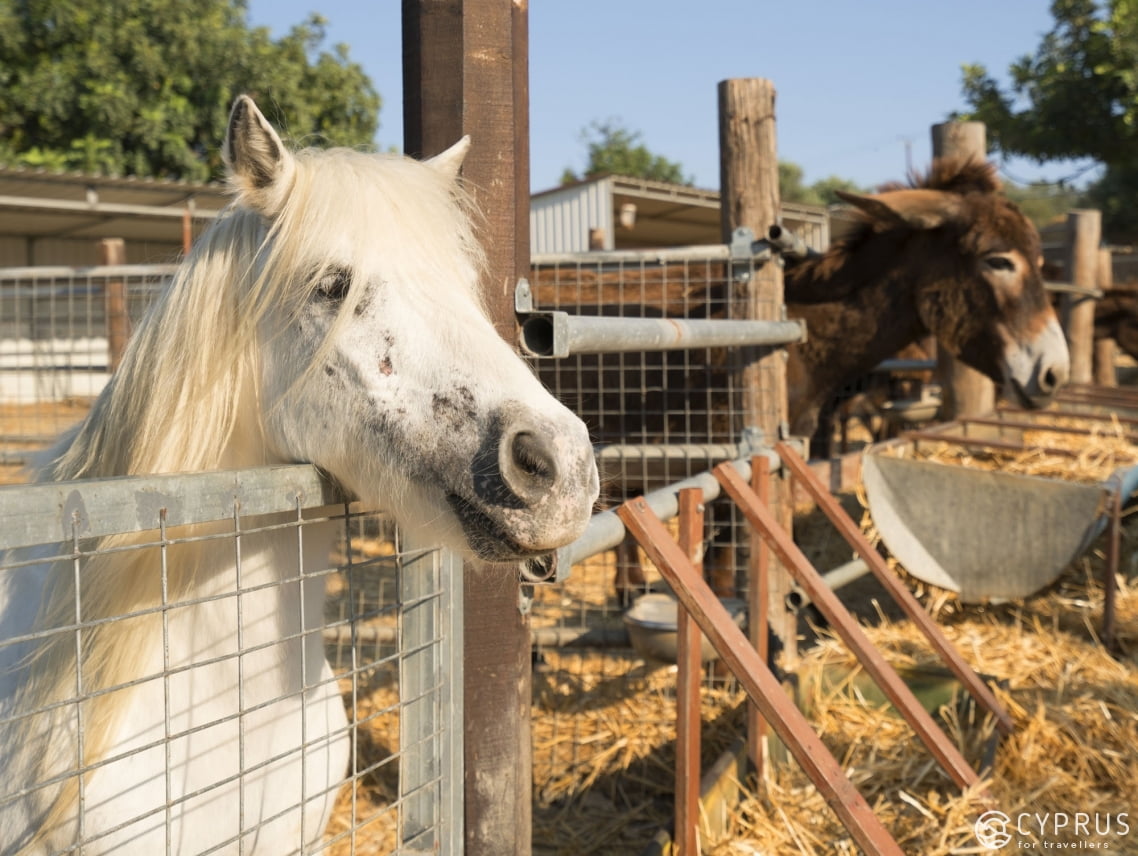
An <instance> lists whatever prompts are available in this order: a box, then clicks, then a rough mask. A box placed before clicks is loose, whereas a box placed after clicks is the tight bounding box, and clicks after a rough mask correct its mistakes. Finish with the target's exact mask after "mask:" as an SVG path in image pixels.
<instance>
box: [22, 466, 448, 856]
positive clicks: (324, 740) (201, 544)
mask: <svg viewBox="0 0 1138 856" xmlns="http://www.w3.org/2000/svg"><path fill="white" fill-rule="evenodd" d="M335 500H336V495H335V493H334V491H333V490H332V489H331V488H330V487H328V486H327V485H326V484H325V483H323V482H322V481H321V480H320V479H319V477H318V476H317V474H316V473H315V471H314V470H313V469H312V468H310V467H302V466H297V467H284V468H274V469H269V470H246V471H239V472H227V473H207V474H200V475H191V476H162V477H149V478H137V479H115V480H110V481H103V482H97V481H96V482H71V483H60V484H56V485H50V484H49V485H28V486H10V487H5V488H0V519H3V520H4V526H3V529H2V531H0V547H3V548H5V549H6V550H7V552H5V553H4V554H2V555H0V736H2V737H3V739H2V740H0V767H2V768H3V769H4V771H5V775H4V776H3V777H0V852H5V853H7V852H17V851H18V850H19V848H20V847H21V846H28V845H32V847H31V850H30V851H29V852H34V853H55V852H60V853H79V852H83V853H110V852H115V853H146V854H150V853H175V854H198V853H202V854H204V853H226V854H239V853H244V854H262V853H271V854H277V853H311V854H315V853H328V854H380V853H383V854H386V853H407V854H411V853H438V852H457V848H458V847H460V845H459V844H458V842H460V841H461V810H460V808H459V807H460V806H461V788H462V781H461V754H462V753H461V702H462V700H461V685H462V679H461V660H460V658H459V656H460V655H459V651H460V647H461V646H460V644H459V640H460V639H461V609H460V607H461V602H462V593H461V585H462V575H461V562H460V561H458V560H457V559H456V558H455V557H453V556H452V555H450V554H448V553H445V552H442V551H439V550H436V549H431V548H429V547H425V546H418V545H415V544H409V543H406V542H405V540H404V539H403V538H402V536H401V535H400V533H398V532H397V531H396V530H395V527H394V526H393V524H392V523H391V521H390V520H389V519H388V518H387V517H385V516H384V515H383V514H380V513H378V512H371V511H367V510H365V509H360V508H358V507H356V506H347V505H344V504H330V503H335ZM41 595H42V597H41Z"/></svg>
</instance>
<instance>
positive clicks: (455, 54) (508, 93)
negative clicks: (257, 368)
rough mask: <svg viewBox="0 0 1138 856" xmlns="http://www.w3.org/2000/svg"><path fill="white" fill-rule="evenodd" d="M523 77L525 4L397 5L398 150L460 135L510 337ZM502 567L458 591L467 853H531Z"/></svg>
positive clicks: (525, 257)
mask: <svg viewBox="0 0 1138 856" xmlns="http://www.w3.org/2000/svg"><path fill="white" fill-rule="evenodd" d="M528 79H529V68H528V3H527V2H526V0H403V81H404V83H403V86H404V98H403V114H404V149H405V151H406V152H407V153H408V154H412V155H416V156H427V155H433V154H436V153H438V152H440V151H442V150H444V149H445V148H447V147H448V146H450V145H451V144H452V143H454V142H455V141H456V140H458V139H459V137H461V136H462V135H463V134H470V135H471V138H472V141H473V146H472V148H471V150H470V153H469V154H468V156H467V158H466V162H465V165H464V167H463V171H462V174H463V178H464V180H465V181H466V184H467V187H468V189H469V190H470V192H471V194H472V195H473V196H474V199H475V202H476V203H477V205H478V208H479V210H480V211H481V212H482V214H483V220H482V227H483V228H482V232H481V238H482V242H483V244H484V246H485V249H486V253H487V257H488V273H487V277H486V282H485V283H484V286H485V288H484V293H485V295H486V303H487V305H488V307H489V309H490V314H491V317H492V318H493V320H494V322H495V324H496V326H497V328H498V331H499V332H500V333H501V334H502V335H503V336H504V337H505V338H506V339H507V340H508V341H510V342H515V341H516V340H517V339H516V333H517V331H516V329H515V328H516V322H515V319H514V309H513V306H514V303H513V297H514V286H515V284H516V283H517V281H518V279H519V277H521V276H525V275H526V274H527V273H528V271H529V142H528V141H529V89H528ZM501 573H503V571H502V570H501V569H499V570H498V571H496V572H495V573H494V575H493V577H491V578H480V577H479V576H478V575H475V574H471V573H469V572H468V574H467V584H466V586H465V591H464V598H463V610H464V621H465V631H464V639H463V642H464V645H465V664H464V680H463V692H464V694H465V716H464V720H465V722H464V744H465V749H464V755H465V819H464V841H465V853H466V856H528V854H529V853H530V852H531V849H532V840H531V839H532V828H531V827H532V799H533V794H532V782H533V753H532V743H531V734H530V705H531V703H532V677H533V676H532V672H531V664H530V628H529V620H528V618H527V617H526V616H525V615H523V614H522V612H521V610H520V608H519V597H520V591H519V587H518V585H517V584H516V582H515V581H514V580H504V579H502V578H501V576H500V574H501ZM505 573H508V571H506V572H505Z"/></svg>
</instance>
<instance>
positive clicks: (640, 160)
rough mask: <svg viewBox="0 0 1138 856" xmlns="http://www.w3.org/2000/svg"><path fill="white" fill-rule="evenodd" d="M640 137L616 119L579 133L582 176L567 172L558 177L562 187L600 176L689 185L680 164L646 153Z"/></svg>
mask: <svg viewBox="0 0 1138 856" xmlns="http://www.w3.org/2000/svg"><path fill="white" fill-rule="evenodd" d="M641 137H642V135H641V133H640V132H639V131H629V130H628V129H627V128H623V127H621V126H620V125H619V124H618V123H617V120H615V119H609V120H606V121H604V122H600V121H597V122H593V123H592V124H591V125H589V127H587V128H585V129H584V130H583V131H582V132H581V141H582V142H583V143H585V145H586V147H587V151H588V158H587V163H586V164H585V169H584V171H583V173H581V174H580V175H578V174H577V173H576V172H574V171H573V170H572V169H570V168H566V169H565V172H563V173H562V174H561V183H562V184H571V183H573V182H575V181H581V180H582V179H586V180H587V179H591V178H597V177H599V176H602V175H620V176H625V177H628V178H646V179H650V180H652V181H666V182H668V183H670V184H688V185H690V184H691V183H692V179H691V177H690V176H686V175H684V168H683V167H682V166H681V165H680V164H679V163H676V162H675V161H670V160H668V159H667V158H665V157H663V156H661V155H657V154H654V153H652V152H651V151H649V150H648V148H647V147H646V146H645V145H644V144H643V143H642V142H641Z"/></svg>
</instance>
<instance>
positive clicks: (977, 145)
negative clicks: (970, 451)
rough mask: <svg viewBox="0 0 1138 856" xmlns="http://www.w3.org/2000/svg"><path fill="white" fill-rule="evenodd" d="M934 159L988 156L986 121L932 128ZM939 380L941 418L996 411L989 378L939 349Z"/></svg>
mask: <svg viewBox="0 0 1138 856" xmlns="http://www.w3.org/2000/svg"><path fill="white" fill-rule="evenodd" d="M932 140H933V157H934V158H939V157H973V158H977V159H979V160H984V159H985V158H987V156H988V149H987V141H986V130H985V127H984V123H983V122H942V123H940V124H938V125H933V126H932ZM936 374H937V379H938V380H939V381H940V385H941V389H942V391H943V395H944V403H943V404H942V405H941V413H940V415H941V418H942V419H959V418H961V417H963V416H979V415H980V414H983V413H991V412H992V411H994V410H995V409H996V386H995V384H993V383H992V381H991V380H989V379H988V376H987V375H985V374H983V373H981V372H978V371H976V370H975V369H974V368H972V367H970V366H966V365H964V363H962V362H960V361H959V360H957V359H955V358H954V357H953V356H952V354H950V353H948V351H946V350H945V349H944V348H943V347H939V346H938V347H937V371H936Z"/></svg>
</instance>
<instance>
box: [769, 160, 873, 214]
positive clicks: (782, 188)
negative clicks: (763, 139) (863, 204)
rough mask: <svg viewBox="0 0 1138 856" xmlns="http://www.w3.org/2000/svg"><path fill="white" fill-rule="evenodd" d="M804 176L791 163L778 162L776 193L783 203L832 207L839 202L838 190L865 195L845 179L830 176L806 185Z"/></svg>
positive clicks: (863, 190)
mask: <svg viewBox="0 0 1138 856" xmlns="http://www.w3.org/2000/svg"><path fill="white" fill-rule="evenodd" d="M805 176H806V174H805V172H804V171H803V169H802V167H801V166H799V165H798V164H796V163H794V162H793V161H779V162H778V192H779V196H780V197H781V198H782V201H783V202H801V203H803V204H805V205H833V204H835V203H837V202H841V201H842V200H841V198H840V197H839V196H838V191H839V190H845V191H848V192H850V193H865V192H866V191H865V189H864V188H861V187H859V186H858V185H857V184H855V183H854V182H852V181H850V180H849V179H846V178H839V177H838V176H836V175H831V176H829V177H827V178H823V179H821V180H820V181H816V182H814V183H813V184H810V185H808V184H806V178H805Z"/></svg>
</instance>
